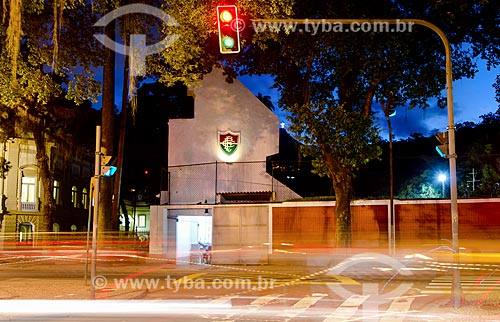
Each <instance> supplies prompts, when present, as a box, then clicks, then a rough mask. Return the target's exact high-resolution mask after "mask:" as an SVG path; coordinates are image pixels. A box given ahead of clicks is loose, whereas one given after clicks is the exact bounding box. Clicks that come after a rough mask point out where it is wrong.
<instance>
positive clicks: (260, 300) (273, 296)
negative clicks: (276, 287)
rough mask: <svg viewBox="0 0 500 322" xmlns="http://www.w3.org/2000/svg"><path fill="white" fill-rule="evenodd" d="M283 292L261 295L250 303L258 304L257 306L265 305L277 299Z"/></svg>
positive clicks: (252, 304)
mask: <svg viewBox="0 0 500 322" xmlns="http://www.w3.org/2000/svg"><path fill="white" fill-rule="evenodd" d="M281 295H282V294H268V295H264V296H261V297H259V298H257V299H255V300H253V301H252V302H251V303H250V306H256V307H259V306H263V305H266V304H268V303H269V302H271V301H273V300H275V299H277V298H278V297H280V296H281Z"/></svg>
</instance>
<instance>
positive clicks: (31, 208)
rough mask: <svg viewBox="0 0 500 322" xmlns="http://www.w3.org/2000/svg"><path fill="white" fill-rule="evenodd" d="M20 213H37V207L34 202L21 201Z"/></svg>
mask: <svg viewBox="0 0 500 322" xmlns="http://www.w3.org/2000/svg"><path fill="white" fill-rule="evenodd" d="M21 211H24V212H37V211H38V207H37V204H36V202H23V201H21Z"/></svg>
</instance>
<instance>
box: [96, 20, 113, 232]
mask: <svg viewBox="0 0 500 322" xmlns="http://www.w3.org/2000/svg"><path fill="white" fill-rule="evenodd" d="M105 32H106V35H107V36H108V37H109V38H111V39H113V40H114V39H115V36H114V35H115V23H114V22H111V23H109V24H108V25H107V26H106V28H105ZM104 50H105V58H104V67H103V92H102V142H101V151H102V153H103V154H104V155H113V140H114V130H115V129H114V116H115V52H114V51H113V50H111V49H108V48H105V49H104ZM101 179H102V180H101V186H100V190H101V193H100V200H99V216H98V233H99V236H100V237H103V236H104V233H105V232H106V231H111V230H113V229H116V228H115V227H112V216H113V214H112V213H111V208H112V199H113V178H108V177H102V178H101ZM99 239H100V240H102V238H99Z"/></svg>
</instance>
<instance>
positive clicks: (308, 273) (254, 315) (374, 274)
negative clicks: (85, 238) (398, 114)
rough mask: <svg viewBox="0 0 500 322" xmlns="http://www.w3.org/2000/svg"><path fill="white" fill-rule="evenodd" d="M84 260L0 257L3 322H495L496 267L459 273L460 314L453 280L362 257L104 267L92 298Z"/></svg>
mask: <svg viewBox="0 0 500 322" xmlns="http://www.w3.org/2000/svg"><path fill="white" fill-rule="evenodd" d="M85 266H86V265H85V259H84V258H82V257H81V256H76V255H73V256H15V257H14V256H3V257H1V258H0V285H1V288H0V321H2V320H6V321H89V320H95V321H145V320H147V321H165V320H166V318H167V317H168V320H169V321H246V322H248V321H292V322H297V321H313V322H314V321H318V322H320V321H323V322H329V321H353V320H363V321H383V322H391V321H429V320H440V321H471V320H480V321H498V320H499V317H500V309H499V307H500V300H499V299H500V274H498V272H497V267H495V266H486V265H483V266H475V267H474V268H476V269H475V270H471V269H469V268H470V267H469V268H467V267H466V266H464V267H462V268H461V272H462V274H461V280H462V283H461V285H462V291H463V305H462V307H460V308H458V309H455V308H453V307H452V306H451V305H450V299H451V293H450V291H451V289H452V287H451V281H452V280H451V276H452V275H451V271H450V269H449V267H448V266H446V265H441V266H440V265H436V263H427V262H412V263H406V262H401V261H400V260H394V259H391V258H389V257H387V256H385V255H381V254H380V255H377V256H374V255H373V254H370V256H366V255H365V256H359V257H353V258H351V259H349V260H346V261H343V262H341V263H337V264H336V265H334V266H332V267H302V266H272V265H263V266H227V265H225V266H221V265H176V263H173V262H171V261H165V260H161V259H153V258H137V257H130V258H119V259H102V260H99V261H98V262H97V265H96V267H97V269H96V277H95V279H94V280H93V283H94V286H95V289H96V299H95V300H88V299H89V294H90V293H89V292H90V283H91V281H90V276H89V278H88V279H87V283H85V280H84V276H85V271H86V269H85Z"/></svg>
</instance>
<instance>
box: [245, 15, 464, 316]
mask: <svg viewBox="0 0 500 322" xmlns="http://www.w3.org/2000/svg"><path fill="white" fill-rule="evenodd" d="M252 22H255V23H276V22H277V23H280V22H281V23H296V24H302V25H307V24H316V25H321V24H328V23H329V24H359V23H369V24H372V25H375V24H390V25H398V24H408V25H420V26H424V27H427V28H429V29H431V30H432V31H434V32H435V33H436V34H437V35H438V36H439V38H441V41H442V42H443V45H444V49H445V56H446V95H447V107H448V126H447V130H448V145H449V146H448V148H449V155H448V158H449V167H450V203H451V234H452V236H451V237H452V248H453V252H454V253H455V255H454V258H455V264H458V254H459V248H458V201H457V196H458V193H457V155H456V153H455V120H454V110H453V77H452V75H453V74H452V69H451V50H450V43H449V41H448V38H446V35H445V34H444V32H443V31H442V30H441V29H439V28H438V27H437V26H436V25H434V24H432V23H430V22H427V21H425V20H420V19H254V20H252ZM454 266H455V268H454V269H453V284H452V288H453V291H452V302H453V305H454V307H455V308H458V307H460V306H461V293H462V292H461V287H460V270H459V268H458V265H454Z"/></svg>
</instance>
